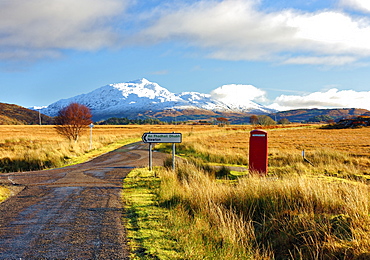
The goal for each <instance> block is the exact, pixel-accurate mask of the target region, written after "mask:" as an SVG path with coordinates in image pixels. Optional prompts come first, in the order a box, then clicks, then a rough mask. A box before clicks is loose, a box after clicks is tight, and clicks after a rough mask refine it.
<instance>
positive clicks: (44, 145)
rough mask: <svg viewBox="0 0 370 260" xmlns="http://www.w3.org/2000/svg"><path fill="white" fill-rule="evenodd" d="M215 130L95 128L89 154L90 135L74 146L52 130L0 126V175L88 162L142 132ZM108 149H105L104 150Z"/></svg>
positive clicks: (144, 126)
mask: <svg viewBox="0 0 370 260" xmlns="http://www.w3.org/2000/svg"><path fill="white" fill-rule="evenodd" d="M217 130H218V128H217V127H215V126H199V127H196V128H194V127H193V126H189V125H178V126H158V125H127V126H95V127H94V128H93V143H92V146H93V150H92V151H91V150H90V136H89V135H90V133H89V129H87V131H86V133H85V135H83V136H81V138H80V140H79V141H78V142H76V143H75V142H70V141H68V140H67V139H66V138H64V137H62V136H60V135H58V134H57V132H56V130H55V128H54V126H38V125H32V126H25V125H11V126H10V125H9V126H4V125H1V126H0V172H11V171H28V170H39V169H46V168H52V167H60V166H63V165H66V164H69V163H76V162H81V160H76V158H81V156H82V155H84V157H83V158H84V159H85V160H86V159H89V158H91V157H92V156H97V155H99V154H100V153H104V152H107V151H108V150H109V149H114V148H117V147H118V146H120V145H123V144H125V143H127V142H134V141H139V140H140V139H141V136H142V134H143V133H144V132H149V131H152V132H174V131H175V132H182V133H184V134H191V133H193V132H195V131H197V132H202V131H211V132H212V131H217ZM107 146H109V147H108V148H106V147H107Z"/></svg>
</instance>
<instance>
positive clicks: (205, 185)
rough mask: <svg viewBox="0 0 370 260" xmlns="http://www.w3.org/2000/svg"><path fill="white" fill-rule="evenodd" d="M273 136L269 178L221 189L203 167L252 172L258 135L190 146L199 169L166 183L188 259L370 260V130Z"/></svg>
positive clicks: (185, 149) (167, 177) (236, 134)
mask: <svg viewBox="0 0 370 260" xmlns="http://www.w3.org/2000/svg"><path fill="white" fill-rule="evenodd" d="M268 135H269V175H268V176H267V177H266V178H260V177H256V176H249V175H247V176H246V177H242V178H239V179H238V180H237V181H227V180H219V179H216V178H215V176H214V175H212V174H211V175H210V174H209V172H208V171H204V170H202V169H207V167H200V166H199V165H200V164H202V163H203V164H207V163H230V164H234V165H235V164H241V165H247V164H246V163H245V160H247V158H248V152H249V151H248V145H249V130H248V129H228V130H227V129H224V130H223V131H220V132H217V133H213V134H212V135H205V134H204V135H202V136H197V135H193V136H189V138H187V139H186V140H184V142H183V143H182V144H181V145H179V146H178V147H179V151H180V153H181V154H182V155H183V157H187V158H190V159H189V160H186V161H185V163H183V164H182V163H181V161H179V162H178V167H177V169H176V171H175V172H172V171H170V170H165V171H162V172H160V173H158V175H159V176H161V178H162V182H161V183H162V187H161V188H160V190H159V191H158V196H159V199H160V205H161V206H163V207H166V208H168V209H170V222H169V225H170V227H171V228H173V230H174V231H173V232H174V235H175V237H176V239H178V241H179V243H181V245H182V247H183V248H184V250H185V254H186V258H189V259H193V258H194V259H368V258H370V228H369V224H370V212H369V206H370V198H369V186H368V184H367V183H368V175H369V174H370V172H369V165H370V148H369V145H368V143H369V141H370V140H369V137H370V129H360V130H358V129H355V130H354V131H352V130H345V131H327V130H320V129H316V128H301V129H273V130H268ZM302 150H305V154H306V158H307V159H308V160H309V161H310V162H311V163H312V164H309V163H307V162H305V161H304V160H303V158H302Z"/></svg>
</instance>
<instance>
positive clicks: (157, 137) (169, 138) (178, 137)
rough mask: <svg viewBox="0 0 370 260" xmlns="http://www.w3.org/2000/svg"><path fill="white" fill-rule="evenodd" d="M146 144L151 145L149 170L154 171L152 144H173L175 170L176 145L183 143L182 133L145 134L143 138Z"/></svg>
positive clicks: (173, 166)
mask: <svg viewBox="0 0 370 260" xmlns="http://www.w3.org/2000/svg"><path fill="white" fill-rule="evenodd" d="M141 139H142V140H143V142H144V143H148V144H149V170H150V171H151V170H152V165H153V162H152V143H172V169H173V170H175V149H176V146H175V143H181V142H182V134H181V133H175V132H173V133H152V132H149V133H144V134H143V135H142V137H141Z"/></svg>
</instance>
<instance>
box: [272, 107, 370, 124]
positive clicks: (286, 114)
mask: <svg viewBox="0 0 370 260" xmlns="http://www.w3.org/2000/svg"><path fill="white" fill-rule="evenodd" d="M366 113H369V110H367V109H359V108H341V109H317V108H314V109H295V110H289V111H282V112H277V113H275V114H271V117H272V118H273V117H276V118H277V120H279V119H282V118H287V119H288V120H289V121H291V122H303V121H307V120H309V119H310V118H312V117H315V116H330V117H332V118H333V119H334V120H339V119H343V118H350V117H356V116H360V115H364V114H366Z"/></svg>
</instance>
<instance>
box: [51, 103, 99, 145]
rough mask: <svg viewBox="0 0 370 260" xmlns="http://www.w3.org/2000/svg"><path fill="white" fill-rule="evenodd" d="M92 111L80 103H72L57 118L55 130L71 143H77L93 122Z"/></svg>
mask: <svg viewBox="0 0 370 260" xmlns="http://www.w3.org/2000/svg"><path fill="white" fill-rule="evenodd" d="M91 117H92V115H91V112H90V109H89V108H88V107H86V106H84V105H81V104H78V103H71V104H70V105H68V106H66V107H65V108H62V109H61V110H60V111H59V112H58V116H56V117H55V125H56V126H55V129H56V130H57V132H58V133H59V134H60V135H63V136H65V137H67V138H68V139H69V140H70V141H72V140H73V141H75V142H77V140H78V138H79V136H80V135H81V134H82V133H83V132H84V130H86V129H87V127H88V125H89V124H91V123H92V121H91Z"/></svg>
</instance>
